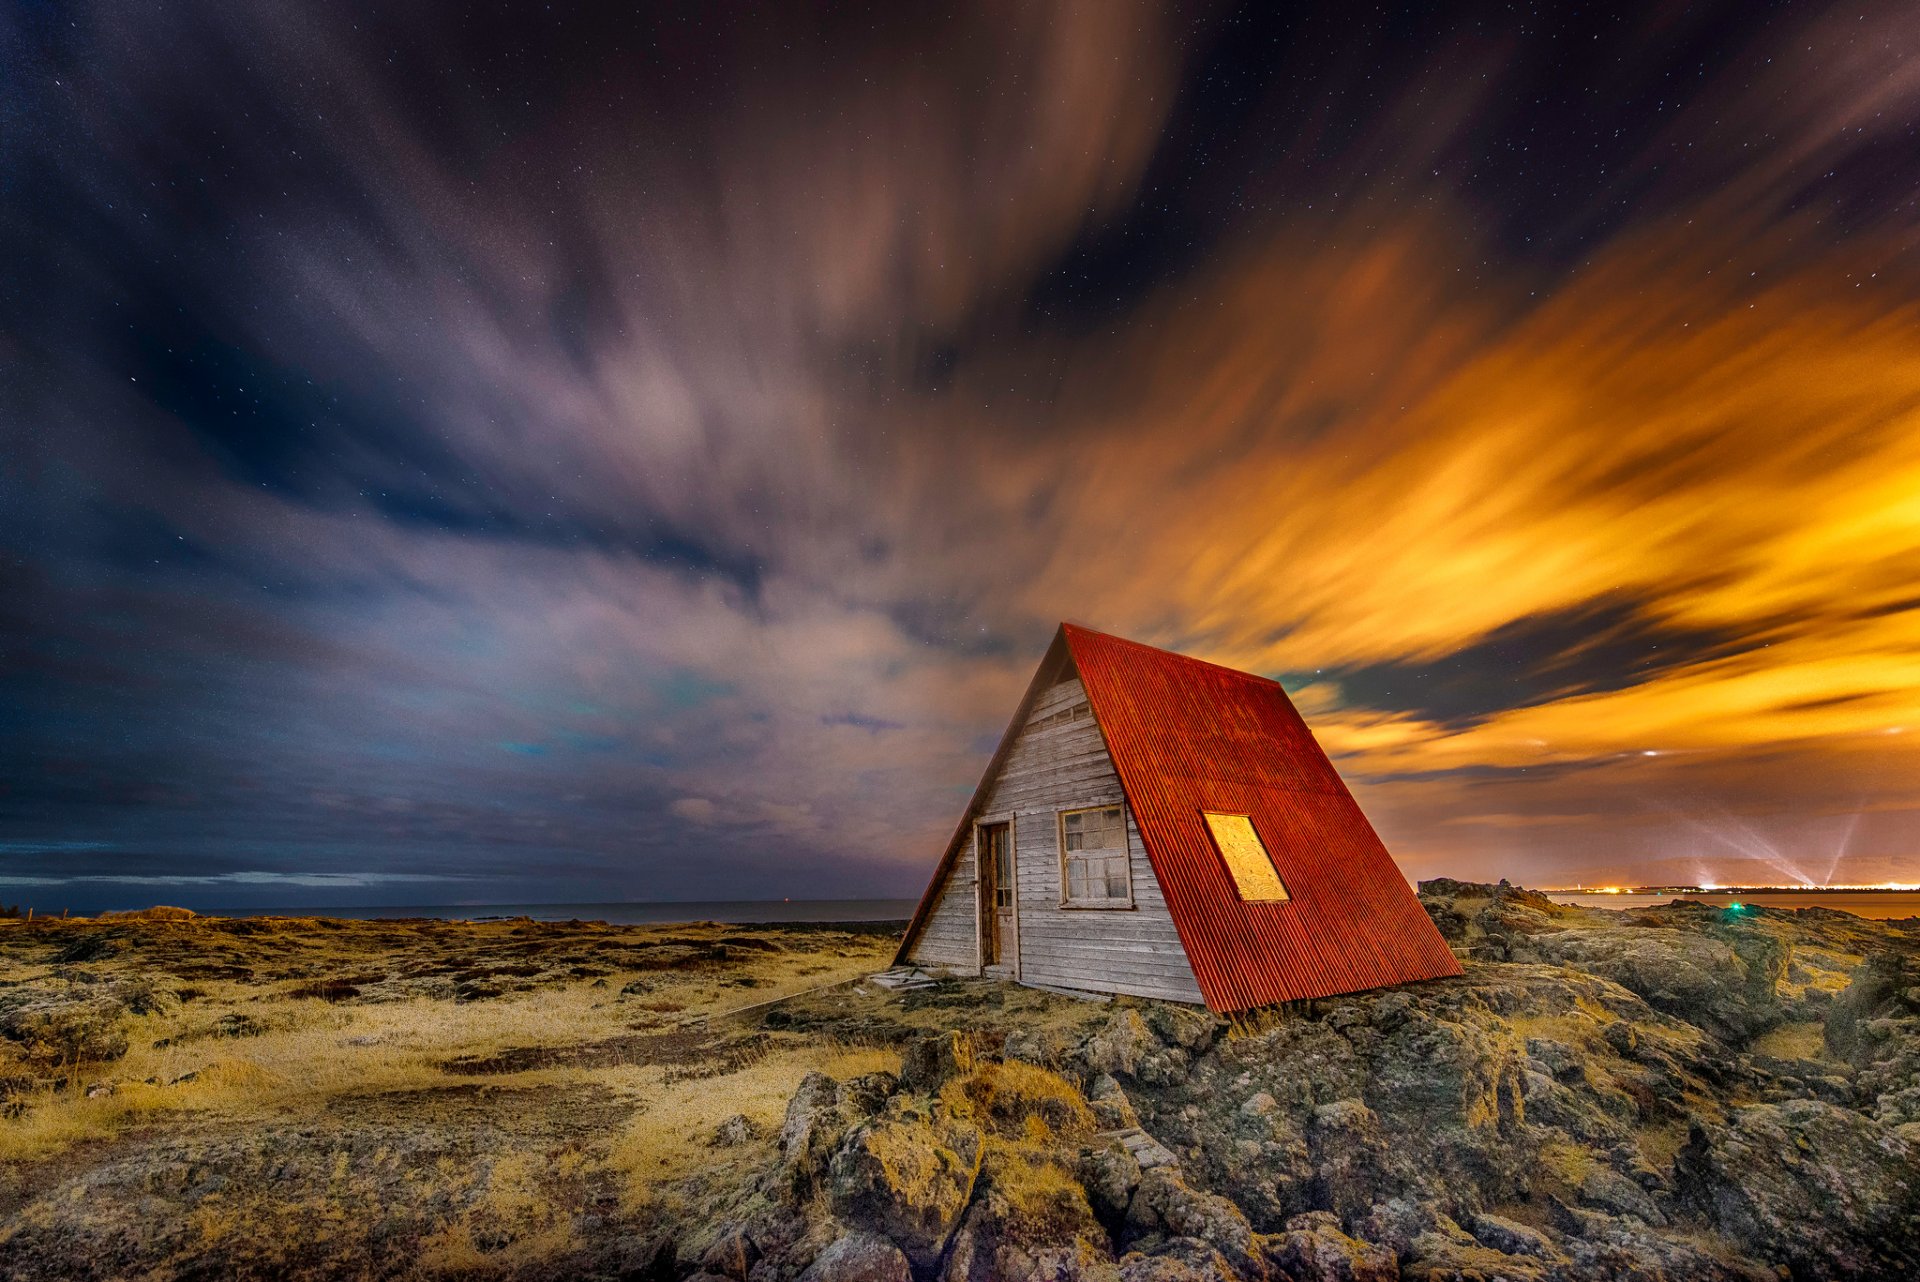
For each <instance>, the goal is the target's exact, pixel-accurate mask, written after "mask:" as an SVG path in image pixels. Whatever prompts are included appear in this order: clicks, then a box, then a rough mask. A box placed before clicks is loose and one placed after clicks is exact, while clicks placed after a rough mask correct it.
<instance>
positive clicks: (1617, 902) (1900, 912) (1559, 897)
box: [1547, 890, 1920, 919]
mask: <svg viewBox="0 0 1920 1282" xmlns="http://www.w3.org/2000/svg"><path fill="white" fill-rule="evenodd" d="M1547 897H1548V898H1549V899H1552V900H1553V901H1554V902H1555V903H1561V904H1579V905H1581V906H1582V907H1585V908H1645V907H1647V906H1648V905H1651V904H1664V903H1667V902H1669V901H1671V900H1674V899H1682V898H1684V899H1695V900H1698V901H1700V902H1701V903H1703V904H1715V905H1717V906H1719V907H1722V908H1724V907H1726V906H1727V905H1728V904H1731V903H1733V902H1734V901H1736V900H1738V901H1739V902H1740V903H1743V904H1758V905H1760V906H1761V907H1764V908H1835V909H1838V910H1839V911H1841V912H1843V913H1852V914H1853V915H1854V916H1856V917H1878V918H1882V919H1887V918H1894V919H1898V918H1903V917H1920V892H1916V891H1911V890H1756V891H1754V892H1752V893H1751V894H1738V895H1736V894H1733V893H1732V892H1729V891H1711V892H1709V891H1702V892H1700V893H1698V894H1688V895H1672V894H1664V895H1596V894H1588V893H1581V892H1577V891H1574V892H1568V893H1566V894H1550V895H1548V896H1547Z"/></svg>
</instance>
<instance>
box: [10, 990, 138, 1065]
mask: <svg viewBox="0 0 1920 1282" xmlns="http://www.w3.org/2000/svg"><path fill="white" fill-rule="evenodd" d="M128 1013H129V1011H128V1007H127V1005H126V1004H125V1003H124V1002H122V1001H121V1000H120V999H119V998H118V997H117V996H114V995H113V994H112V990H111V989H110V988H109V989H105V990H103V991H98V992H96V991H93V990H92V989H90V988H88V987H86V986H82V985H74V986H69V987H68V988H67V989H66V990H65V991H64V992H46V991H35V990H33V989H27V988H21V989H16V990H14V991H12V992H8V993H5V994H4V995H0V1037H4V1038H6V1039H7V1040H8V1041H10V1042H13V1043H15V1044H16V1046H17V1047H18V1048H19V1051H20V1054H21V1056H22V1058H24V1059H25V1060H26V1061H27V1063H28V1064H30V1065H32V1066H33V1067H35V1068H37V1069H40V1070H42V1071H48V1070H53V1069H59V1068H65V1067H68V1066H70V1065H74V1064H88V1063H101V1062H104V1061H108V1060H116V1059H119V1058H120V1057H121V1056H123V1055H125V1054H126V1053H127V1045H128V1041H127V1029H126V1018H127V1015H128Z"/></svg>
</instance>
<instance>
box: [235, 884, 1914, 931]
mask: <svg viewBox="0 0 1920 1282" xmlns="http://www.w3.org/2000/svg"><path fill="white" fill-rule="evenodd" d="M1548 895H1549V897H1550V898H1551V899H1553V900H1554V901H1555V902H1557V903H1562V904H1580V905H1582V906H1584V907H1588V908H1614V909H1619V908H1644V907H1647V906H1649V905H1652V904H1664V903H1667V902H1669V901H1670V900H1673V899H1677V898H1683V897H1684V898H1687V899H1695V900H1699V901H1700V902H1702V903H1708V904H1715V905H1717V906H1719V907H1723V908H1724V907H1725V906H1726V905H1728V904H1731V903H1735V902H1739V903H1743V904H1759V905H1763V906H1765V907H1768V908H1815V907H1817V908H1837V909H1839V910H1840V911H1841V912H1849V913H1852V914H1854V915H1855V916H1857V917H1876V918H1883V919H1895V920H1897V919H1901V918H1908V917H1920V891H1910V890H1756V891H1753V892H1751V893H1742V894H1736V893H1734V892H1731V891H1701V892H1694V893H1688V894H1686V895H1684V896H1682V895H1680V894H1678V893H1676V892H1671V891H1669V892H1664V893H1659V894H1621V895H1610V894H1605V893H1596V892H1592V891H1549V892H1548ZM915 902H916V901H914V900H911V899H701V900H684V901H676V902H669V903H659V902H653V903H608V904H387V905H378V906H373V907H353V908H337V907H324V908H323V907H314V906H299V907H293V906H287V907H279V908H217V909H212V910H210V914H209V915H212V916H219V917H351V918H356V919H360V920H370V919H373V918H379V917H387V918H393V917H438V918H442V919H445V920H448V921H500V920H504V919H507V918H512V917H530V918H532V919H533V920H535V921H604V922H608V923H610V924H617V925H634V924H648V923H652V924H661V923H673V922H694V921H716V922H727V923H730V924H735V925H751V924H755V923H761V922H769V923H770V922H826V921H848V922H874V921H898V922H905V921H906V920H907V919H908V918H910V917H912V916H913V909H914V905H915Z"/></svg>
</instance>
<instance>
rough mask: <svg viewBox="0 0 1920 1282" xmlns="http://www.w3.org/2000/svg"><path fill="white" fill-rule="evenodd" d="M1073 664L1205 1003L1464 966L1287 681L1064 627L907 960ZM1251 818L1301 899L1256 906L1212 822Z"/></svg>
mask: <svg viewBox="0 0 1920 1282" xmlns="http://www.w3.org/2000/svg"><path fill="white" fill-rule="evenodd" d="M1068 659H1070V660H1071V661H1072V663H1073V665H1074V667H1075V668H1077V669H1078V671H1079V675H1080V679H1081V681H1082V683H1083V684H1084V685H1085V686H1086V688H1087V698H1088V702H1089V703H1090V704H1091V705H1092V708H1093V715H1094V719H1095V721H1096V722H1098V724H1099V726H1100V730H1101V733H1102V734H1103V735H1104V736H1105V738H1106V744H1107V751H1108V753H1109V754H1110V755H1111V756H1112V758H1113V764H1114V769H1115V770H1116V771H1117V772H1118V774H1119V776H1120V784H1121V787H1122V789H1124V791H1125V792H1126V797H1127V804H1128V805H1129V806H1130V807H1131V808H1132V811H1133V818H1134V822H1135V824H1136V825H1138V827H1139V829H1140V836H1141V838H1142V840H1143V841H1144V842H1145V844H1146V847H1147V857H1148V859H1149V860H1150V861H1151V862H1152V864H1153V870H1154V873H1155V875H1156V876H1157V877H1158V878H1159V881H1160V889H1161V892H1162V894H1163V895H1164V896H1165V897H1166V901H1167V907H1168V908H1169V910H1170V911H1171V912H1172V915H1173V921H1174V926H1175V927H1176V928H1177V929H1178V931H1179V933H1180V942H1181V944H1182V945H1183V946H1184V947H1185V949H1186V953H1187V958H1188V961H1189V962H1190V963H1191V965H1192V966H1193V973H1194V977H1195V978H1196V979H1197V980H1198V981H1199V983H1200V991H1201V993H1202V995H1204V996H1205V997H1206V999H1207V1005H1209V1006H1210V1007H1212V1008H1213V1009H1214V1010H1217V1011H1222V1012H1230V1011H1239V1010H1248V1009H1251V1008H1253V1007H1256V1006H1266V1005H1271V1004H1272V1003H1275V1002H1283V1001H1293V1000H1297V999H1299V998H1304V997H1326V996H1330V995H1332V994H1334V993H1348V992H1357V991H1359V990H1361V989H1366V988H1379V987H1382V986H1385V985H1388V984H1399V983H1405V982H1407V981H1410V980H1417V979H1435V978H1438V977H1440V976H1443V975H1458V974H1459V973H1460V963H1459V962H1458V961H1457V960H1455V958H1454V956H1453V953H1452V951H1451V950H1450V949H1448V947H1447V945H1446V941H1445V940H1443V939H1441V937H1440V932H1439V931H1438V930H1436V929H1434V926H1433V923H1432V921H1431V920H1429V918H1428V917H1427V914H1426V911H1425V910H1424V909H1422V908H1421V907H1420V901H1419V900H1418V899H1417V898H1415V897H1414V893H1413V890H1412V888H1411V887H1409V886H1408V885H1407V882H1406V879H1405V878H1404V877H1402V876H1401V875H1400V870H1399V869H1398V868H1396V867H1395V866H1394V863H1393V859H1392V857H1391V856H1389V855H1388V854H1387V850H1386V847H1385V846H1383V845H1382V844H1381V842H1380V838H1379V836H1378V835H1377V834H1376V833H1375V832H1374V831H1373V825H1371V824H1369V823H1368V822H1367V818H1366V816H1365V815H1363V814H1361V813H1360V807H1359V806H1358V805H1356V804H1355V803H1354V800H1353V795H1352V794H1351V793H1349V792H1348V791H1347V786H1346V784H1345V783H1344V782H1342V780H1341V778H1340V775H1339V773H1338V772H1337V771H1336V770H1334V768H1333V763H1332V762H1330V761H1328V760H1327V755H1326V753H1324V752H1322V751H1321V750H1320V745H1319V744H1318V743H1317V742H1315V741H1314V738H1313V734H1312V732H1311V731H1309V730H1308V729H1307V725H1306V722H1304V721H1302V720H1301V719H1300V714H1299V713H1298V712H1297V711H1295V710H1294V706H1293V703H1292V701H1291V700H1290V699H1288V698H1287V693H1286V691H1285V690H1283V689H1281V688H1280V685H1279V684H1278V683H1277V682H1274V681H1269V680H1267V679H1266V678H1265V677H1256V676H1253V675H1251V674H1249V673H1245V672H1237V671H1235V670H1234V669H1232V668H1223V667H1220V666H1219V665H1218V664H1212V663H1204V662H1202V661H1200V660H1198V659H1190V658H1187V657H1186V656H1184V655H1178V654H1172V653H1169V652H1168V651H1165V650H1156V649H1154V648H1153V647H1152V646H1145V645H1141V644H1139V643H1138V642H1134V641H1125V640H1122V639H1121V638H1119V637H1114V636H1108V635H1106V634H1105V633H1102V632H1095V631H1093V630H1091V629H1089V628H1082V627H1076V626H1074V625H1072V624H1062V625H1061V629H1060V632H1059V633H1058V634H1057V635H1056V636H1055V638H1054V643H1053V645H1052V646H1051V647H1050V648H1049V649H1048V651H1047V657H1046V659H1045V660H1044V661H1042V663H1041V665H1040V669H1039V671H1037V672H1035V674H1034V681H1033V684H1032V685H1031V686H1029V687H1028V690H1027V693H1026V696H1025V697H1024V698H1022V700H1021V707H1020V710H1019V711H1017V712H1016V713H1015V715H1014V718H1013V721H1012V723H1011V724H1010V725H1009V726H1008V728H1007V733H1006V735H1005V736H1003V738H1002V739H1001V743H1000V747H999V748H998V749H997V750H996V751H995V753H994V759H993V762H992V763H991V764H990V765H989V766H988V769H987V774H986V777H985V778H984V779H982V781H981V784H980V790H979V791H977V792H976V793H975V796H974V805H973V807H970V808H969V811H968V813H967V814H966V815H963V816H962V817H961V822H960V826H959V830H958V831H957V832H956V833H955V835H954V839H953V841H952V842H951V843H949V845H948V847H947V850H946V853H945V854H944V856H943V857H942V858H941V860H940V865H939V867H938V868H937V869H936V870H935V873H934V877H933V880H932V881H931V882H930V883H929V884H928V886H927V891H926V894H925V895H924V896H923V897H922V899H921V902H920V907H919V910H918V911H917V912H916V913H915V914H914V919H913V921H912V923H911V924H909V926H908V927H907V933H906V936H905V938H904V939H902V941H901V945H900V951H899V956H898V959H897V960H904V959H905V958H906V956H907V952H908V949H909V948H910V947H911V945H912V943H913V940H914V938H915V936H916V935H917V934H918V933H919V930H920V926H921V925H922V923H923V922H924V920H925V918H926V916H927V914H928V912H929V911H930V910H931V908H932V906H933V902H934V900H935V897H936V895H937V892H938V888H939V886H940V885H941V883H942V882H944V880H945V879H946V875H947V872H948V870H949V869H950V868H951V867H952V865H953V862H954V859H955V856H956V855H957V854H958V852H959V849H960V845H961V842H962V840H963V839H964V837H965V834H966V832H967V829H968V824H969V821H970V820H971V819H972V809H973V808H974V807H977V806H978V804H979V803H980V801H981V799H982V797H983V795H984V792H985V790H986V789H987V788H988V787H989V786H990V784H991V782H992V780H993V777H994V775H995V774H996V773H997V772H998V769H999V766H1000V763H1001V761H1002V760H1003V758H1004V757H1005V754H1006V752H1007V749H1008V747H1009V746H1010V745H1011V743H1012V741H1013V739H1014V737H1015V735H1016V734H1017V733H1018V731H1019V729H1020V728H1021V727H1022V726H1023V725H1024V724H1025V711H1026V708H1027V706H1028V705H1029V704H1030V703H1031V702H1032V700H1033V699H1034V697H1035V696H1036V694H1037V693H1038V691H1039V690H1040V689H1041V688H1043V686H1044V685H1045V684H1047V683H1046V681H1045V680H1043V678H1046V677H1047V676H1049V674H1050V673H1051V672H1052V671H1054V670H1056V669H1058V668H1059V667H1060V666H1061V665H1062V664H1063V663H1064V662H1065V661H1066V660H1068ZM1206 811H1214V812H1218V813H1227V814H1244V815H1247V816H1249V817H1250V818H1251V819H1252V821H1253V826H1254V830H1255V831H1256V832H1257V833H1258V834H1259V835H1260V839H1261V841H1262V843H1263V844H1264V845H1265V846H1266V848H1267V852H1268V854H1269V855H1271V856H1272V858H1273V862H1274V866H1275V868H1276V869H1277V870H1278V871H1279V873H1280V877H1281V880H1282V881H1283V882H1284V883H1285V884H1286V889H1287V892H1288V895H1289V896H1290V898H1289V899H1288V900H1287V901H1286V902H1284V903H1248V902H1246V901H1244V900H1242V899H1241V898H1240V896H1239V893H1238V891H1237V890H1236V889H1235V887H1234V884H1233V880H1232V878H1231V876H1230V875H1229V874H1228V872H1227V868H1226V864H1225V863H1224V862H1223V861H1222V859H1221V858H1220V854H1219V851H1218V850H1216V849H1215V847H1214V844H1213V838H1212V836H1211V835H1210V834H1209V833H1208V831H1207V827H1206V822H1205V820H1204V819H1203V818H1202V815H1203V813H1204V812H1206Z"/></svg>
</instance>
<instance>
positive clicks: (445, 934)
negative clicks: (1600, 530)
mask: <svg viewBox="0 0 1920 1282" xmlns="http://www.w3.org/2000/svg"><path fill="white" fill-rule="evenodd" d="M1424 889H1425V893H1424V895H1423V902H1425V903H1426V905H1427V909H1428V912H1429V913H1430V915H1431V916H1432V917H1433V918H1434V920H1435V922H1436V924H1438V925H1439V926H1440V928H1441V930H1442V932H1443V934H1445V935H1446V936H1447V938H1448V939H1449V941H1450V942H1451V943H1452V944H1453V946H1454V947H1455V949H1456V951H1457V952H1459V953H1460V954H1461V956H1462V957H1463V958H1464V959H1465V961H1466V970H1467V973H1466V974H1465V975H1464V976H1463V977H1462V978H1460V979H1456V980H1445V981H1438V982H1435V983H1430V984H1418V985H1408V986H1405V987H1403V988H1400V989H1389V990H1382V991H1379V992H1373V993H1367V994H1360V995H1354V996H1347V997H1333V998H1325V999H1319V1000H1316V1001H1312V1002H1307V1003H1302V1004H1300V1005H1298V1006H1297V1007H1295V1008H1291V1009H1287V1010H1275V1011H1267V1012H1262V1013H1260V1014H1258V1015H1257V1016H1253V1017H1249V1018H1245V1019H1242V1020H1239V1021H1237V1022H1232V1023H1229V1022H1225V1021H1221V1020H1219V1019H1216V1018H1214V1017H1213V1016H1211V1015H1209V1014H1207V1013H1206V1012H1204V1011H1199V1010H1197V1009H1194V1008H1188V1007H1180V1006H1172V1005H1164V1004H1158V1003H1151V1002H1136V1001H1131V1000H1118V1001H1103V1002H1092V1001H1084V1000H1079V999H1076V998H1073V997H1069V996H1062V995H1059V994H1053V993H1047V992H1040V991H1035V990H1030V989H1023V988H1017V987H1011V986H1007V985H1000V984H992V983H986V982H981V981H948V982H943V983H939V984H936V985H933V986H930V987H924V988H914V989H910V990H905V991H894V990H890V989H888V988H885V987H883V986H881V985H879V984H876V983H874V982H872V981H871V979H869V978H868V977H869V976H871V975H872V974H873V973H874V972H876V971H878V970H880V969H882V968H883V967H884V966H885V965H886V964H887V962H888V960H889V957H890V954H891V951H892V947H893V940H892V938H891V937H890V935H889V934H887V933H886V931H885V930H884V928H860V927H852V928H847V927H825V928H820V927H810V926H784V927H774V926H764V927H721V926H673V927H653V926H631V927H621V926H607V925H604V924H597V923H536V922H529V921H524V920H522V921H511V922H489V923H473V924H469V923H454V922H432V921H409V922H351V921H334V920H325V919H270V920H260V919H256V920H216V919H206V918H193V917H187V916H176V915H164V914H163V915H155V916H147V917H134V918H115V919H95V920H87V921H35V922H33V923H30V924H29V923H24V922H8V921H0V1097H4V1099H5V1101H6V1102H5V1104H4V1112H5V1114H6V1116H5V1117H4V1119H0V1277H6V1278H20V1279H52V1278H119V1277H147V1278H155V1279H160V1278H204V1277H259V1278H270V1277H271V1278H277V1277H312V1278H359V1277H392V1278H401V1277H406V1278H415V1277H420V1278H443V1277H444V1278H451V1277H461V1278H527V1279H533V1278H594V1277H605V1278H661V1279H684V1278H689V1277H694V1276H700V1275H704V1278H705V1282H713V1280H714V1279H720V1278H734V1279H748V1278H751V1279H753V1280H754V1282H785V1280H791V1279H795V1278H804V1279H806V1280H807V1282H836V1280H838V1282H860V1280H862V1279H888V1280H890V1282H897V1280H900V1279H908V1278H917V1279H931V1278H946V1279H956V1280H958V1279H988V1278H1049V1279H1067V1278H1099V1279H1114V1280H1115V1282H1148V1280H1150V1279H1169V1280H1171V1279H1197V1278H1310V1279H1319V1278H1325V1279H1333V1278H1339V1279H1366V1278H1381V1279H1385V1278H1400V1277H1404V1278H1430V1279H1443V1278H1458V1279H1468V1278H1483V1279H1492V1278H1513V1279H1536V1278H1538V1279H1545V1278H1567V1279H1573V1278H1596V1279H1598V1278H1625V1277H1639V1278H1646V1279H1657V1278H1662V1277H1670V1278H1676V1279H1677V1278H1690V1277H1722V1278H1774V1277H1779V1276H1782V1275H1785V1276H1791V1277H1795V1278H1806V1279H1812V1278H1826V1277H1851V1278H1863V1279H1865V1278H1882V1277H1885V1278H1895V1277H1907V1276H1911V1275H1912V1274H1913V1272H1914V1270H1916V1269H1920V1227H1916V1226H1920V921H1908V922H1894V923H1880V922H1867V921H1863V920H1861V919H1858V918H1853V917H1849V916H1847V915H1845V914H1840V913H1833V912H1827V911H1823V910H1807V911H1802V912H1797V913H1796V912H1772V911H1764V910H1763V911H1750V912H1746V913H1741V914H1729V913H1726V912H1723V911H1720V910H1716V909H1710V908H1705V907H1702V906H1698V905H1685V904H1682V905H1676V906H1672V907H1666V908H1658V909H1643V910H1637V911H1634V912H1628V913H1610V912H1603V911H1599V910H1591V909H1572V908H1563V907H1560V906H1558V905H1554V904H1552V903H1550V902H1549V901H1547V900H1545V899H1544V898H1543V897H1540V896H1537V895H1533V894H1530V893H1529V892H1526V891H1522V890H1517V889H1514V888H1512V887H1507V886H1504V885H1503V886H1481V885H1472V884H1466V883H1454V882H1439V883H1429V884H1428V885H1427V886H1426V887H1425V888H1424Z"/></svg>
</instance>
